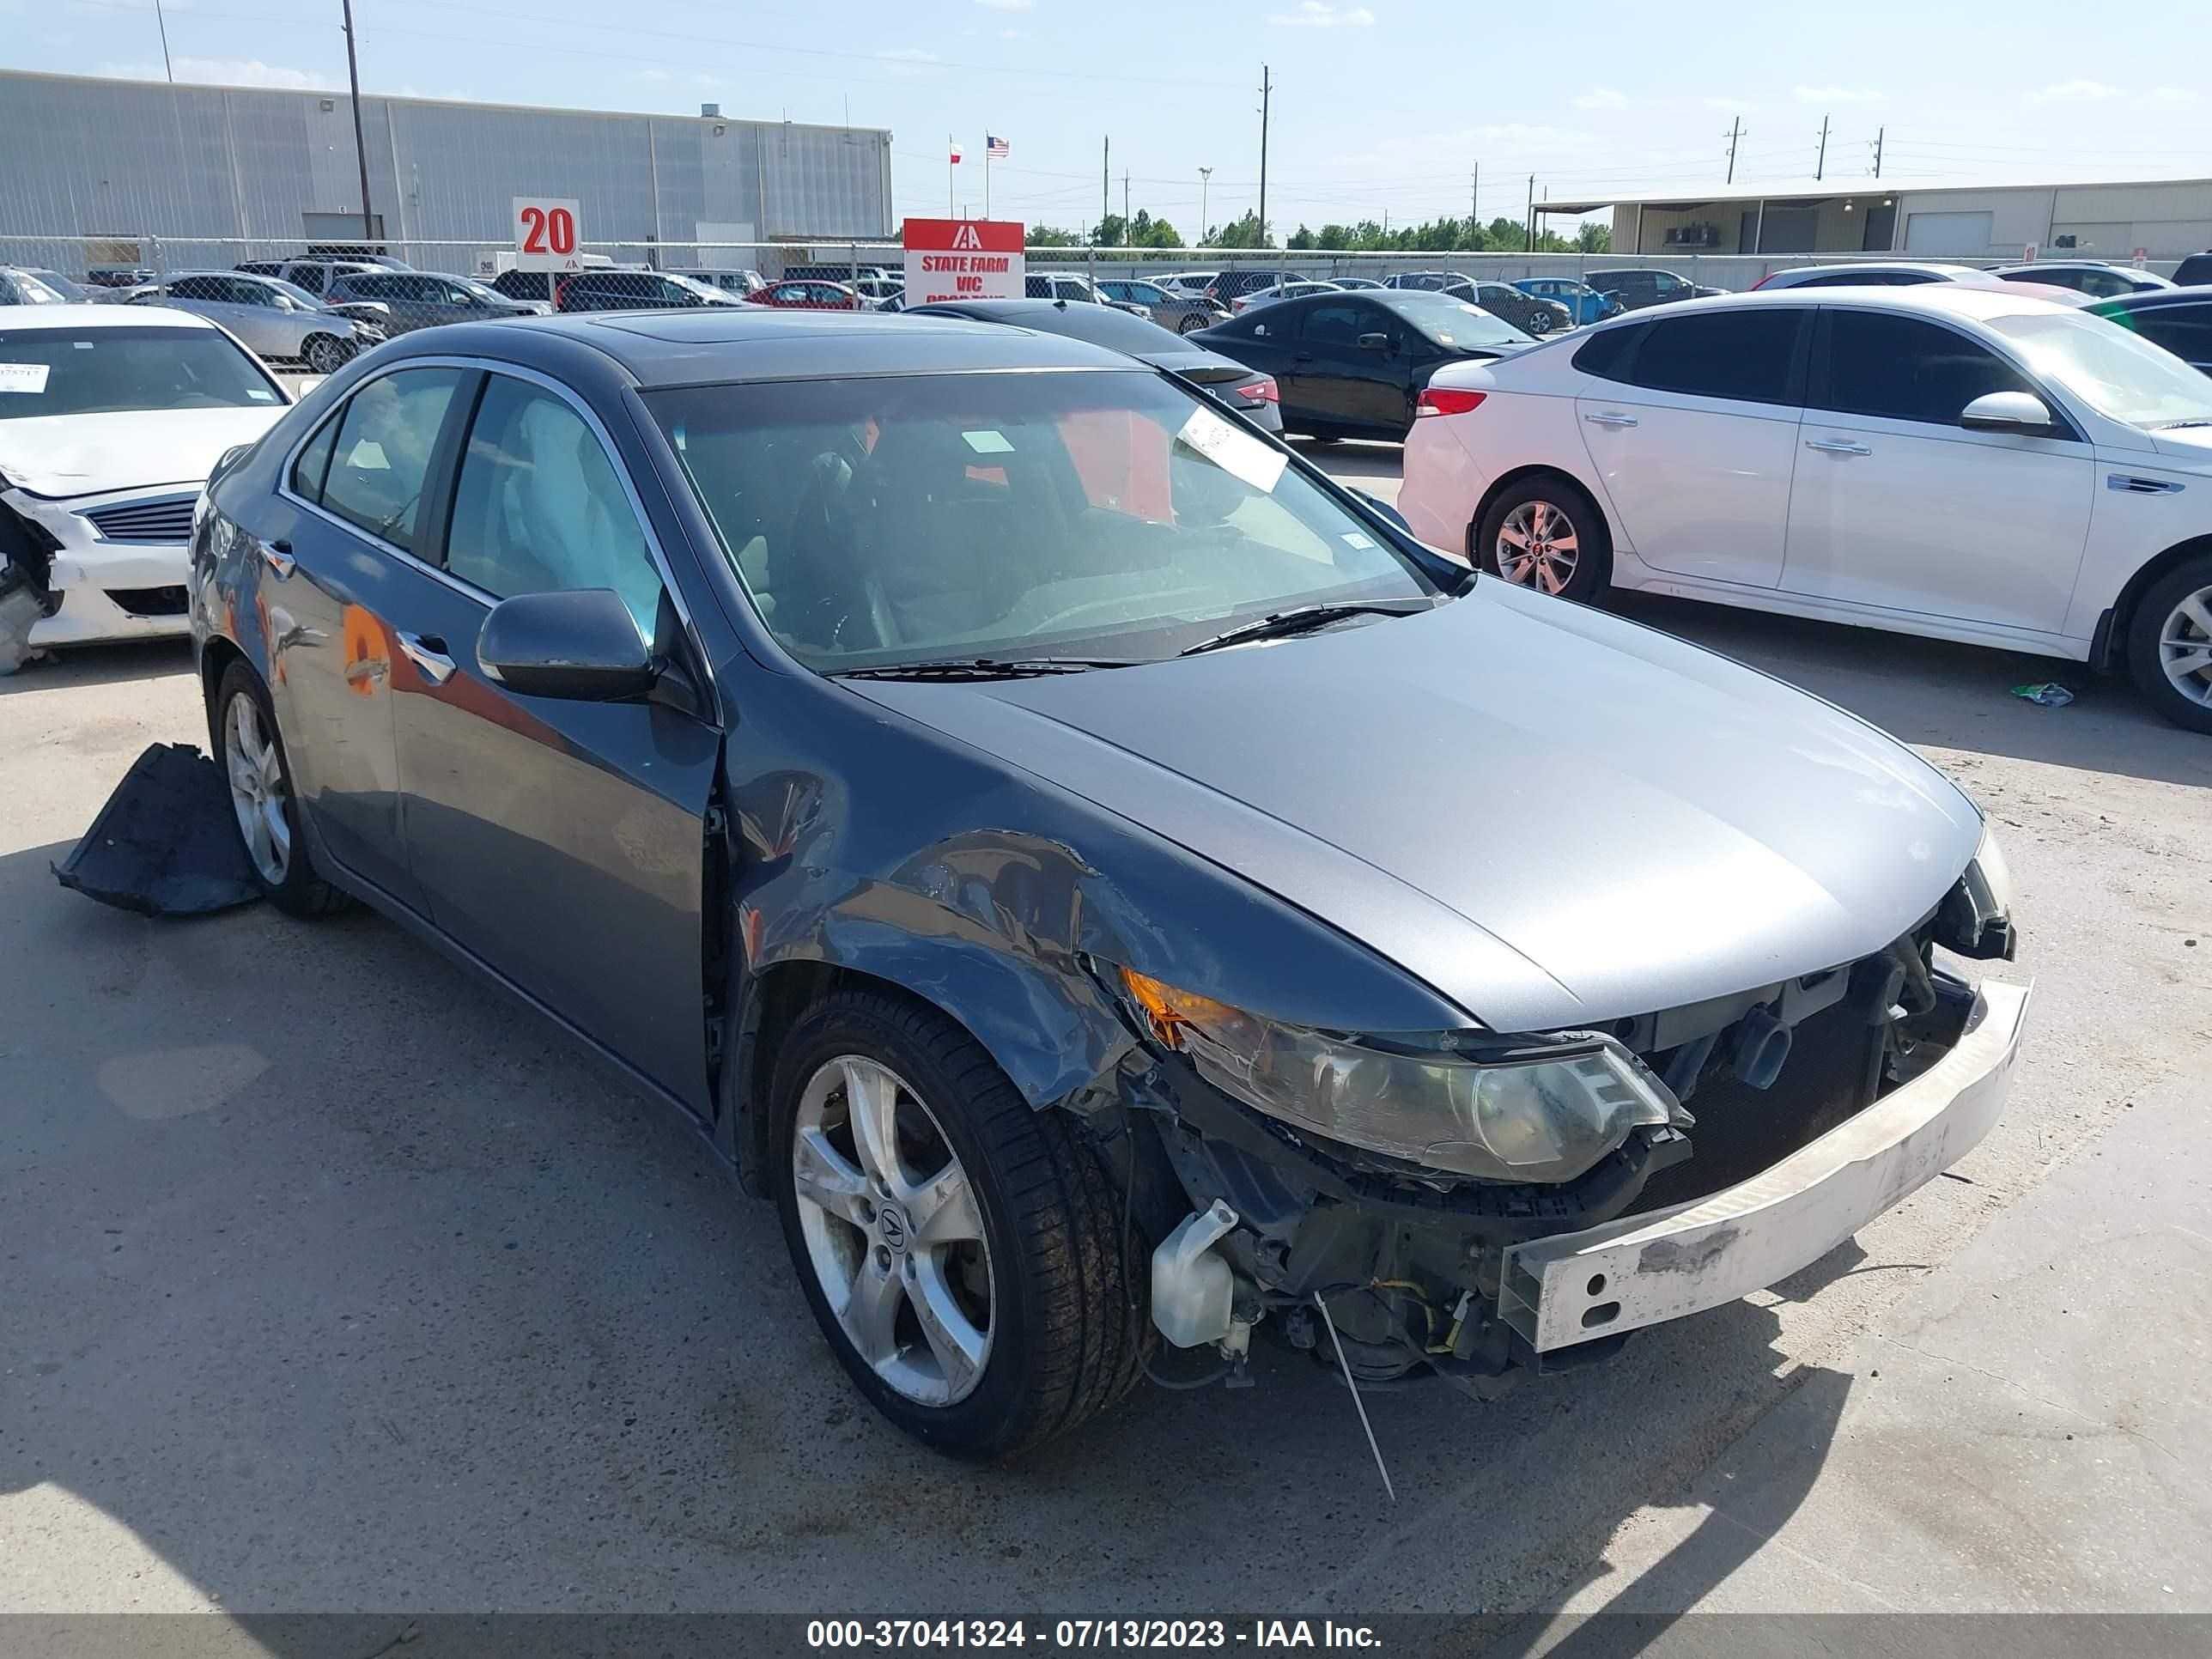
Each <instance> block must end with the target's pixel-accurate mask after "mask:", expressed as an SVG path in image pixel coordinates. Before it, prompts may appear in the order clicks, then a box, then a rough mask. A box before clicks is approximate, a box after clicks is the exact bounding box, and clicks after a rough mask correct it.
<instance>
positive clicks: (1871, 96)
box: [1790, 87, 1882, 106]
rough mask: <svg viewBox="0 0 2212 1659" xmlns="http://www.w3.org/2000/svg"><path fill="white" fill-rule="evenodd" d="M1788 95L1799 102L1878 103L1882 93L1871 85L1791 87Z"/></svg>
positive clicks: (1822, 103) (1827, 103)
mask: <svg viewBox="0 0 2212 1659" xmlns="http://www.w3.org/2000/svg"><path fill="white" fill-rule="evenodd" d="M1790 95H1791V96H1792V97H1794V98H1795V99H1796V100H1797V101H1798V102H1799V103H1801V104H1820V105H1823V106H1826V105H1830V104H1879V103H1880V102H1881V99H1882V94H1881V93H1879V92H1877V91H1876V90H1875V88H1872V87H1793V88H1790Z"/></svg>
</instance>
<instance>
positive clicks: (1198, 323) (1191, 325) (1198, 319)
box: [1176, 311, 1208, 334]
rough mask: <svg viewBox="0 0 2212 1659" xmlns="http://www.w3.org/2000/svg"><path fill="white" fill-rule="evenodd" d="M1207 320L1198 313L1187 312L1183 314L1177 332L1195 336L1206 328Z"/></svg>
mask: <svg viewBox="0 0 2212 1659" xmlns="http://www.w3.org/2000/svg"><path fill="white" fill-rule="evenodd" d="M1207 320H1208V319H1206V317H1205V316H1203V315H1201V314H1200V313H1198V312H1195V311H1186V312H1185V313H1183V317H1182V321H1181V322H1180V323H1177V324H1176V332H1177V333H1179V334H1195V333H1197V332H1198V331H1199V330H1200V329H1201V328H1204V327H1205V326H1206V322H1207Z"/></svg>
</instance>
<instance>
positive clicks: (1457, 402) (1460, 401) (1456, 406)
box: [1413, 386, 1490, 420]
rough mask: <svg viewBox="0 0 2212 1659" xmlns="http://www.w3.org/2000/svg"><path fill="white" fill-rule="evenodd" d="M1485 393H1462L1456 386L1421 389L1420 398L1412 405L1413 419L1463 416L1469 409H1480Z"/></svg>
mask: <svg viewBox="0 0 2212 1659" xmlns="http://www.w3.org/2000/svg"><path fill="white" fill-rule="evenodd" d="M1489 395H1490V394H1489V393H1488V392H1462V390H1461V389H1460V388H1459V387H1457V386H1423V387H1422V388H1421V395H1420V398H1419V401H1418V402H1416V403H1415V404H1414V405H1413V418H1414V419H1415V420H1419V419H1420V417H1421V416H1424V415H1464V414H1466V413H1467V412H1468V410H1471V409H1480V407H1481V406H1482V400H1483V399H1484V398H1487V397H1488V396H1489Z"/></svg>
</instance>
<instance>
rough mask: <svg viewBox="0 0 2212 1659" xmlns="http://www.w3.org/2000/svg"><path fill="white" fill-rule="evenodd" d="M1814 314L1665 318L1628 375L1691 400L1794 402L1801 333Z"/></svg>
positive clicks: (1775, 311)
mask: <svg viewBox="0 0 2212 1659" xmlns="http://www.w3.org/2000/svg"><path fill="white" fill-rule="evenodd" d="M1811 315H1812V313H1811V312H1810V311H1809V310H1807V309H1802V308H1799V307H1794V306H1793V307H1759V308H1757V309H1755V310H1754V309H1750V308H1747V309H1744V310H1741V311H1709V312H1705V313H1692V314H1691V315H1689V316H1686V317H1668V318H1663V319H1660V320H1658V321H1656V322H1654V323H1652V324H1651V325H1650V332H1649V333H1647V334H1646V335H1645V336H1644V340H1643V343H1642V344H1641V345H1640V346H1639V347H1638V349H1637V353H1636V358H1635V361H1634V362H1632V364H1631V365H1630V366H1629V370H1628V377H1629V379H1630V380H1632V382H1634V384H1636V385H1638V386H1645V387H1648V388H1650V390H1651V391H1654V392H1676V393H1679V394H1681V395H1683V396H1686V397H1692V398H1729V399H1730V400H1732V401H1734V402H1736V403H1747V404H1789V403H1793V402H1795V401H1796V399H1795V398H1793V396H1792V395H1791V392H1790V380H1791V372H1792V369H1793V368H1794V366H1795V364H1796V357H1797V343H1798V337H1799V336H1800V334H1801V333H1802V331H1803V329H1804V325H1805V322H1806V320H1807V319H1808V318H1809V317H1810V316H1811Z"/></svg>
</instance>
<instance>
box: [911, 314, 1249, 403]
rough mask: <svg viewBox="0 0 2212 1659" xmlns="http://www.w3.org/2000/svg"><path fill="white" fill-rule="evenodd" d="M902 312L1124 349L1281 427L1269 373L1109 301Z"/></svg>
mask: <svg viewBox="0 0 2212 1659" xmlns="http://www.w3.org/2000/svg"><path fill="white" fill-rule="evenodd" d="M903 314H904V315H906V316H908V317H964V318H966V319H969V321H970V322H977V323H1009V324H1012V325H1014V326H1015V327H1017V328H1034V329H1037V330H1039V331H1042V332H1044V333H1046V334H1059V335H1064V336H1066V337H1067V338H1068V339H1071V340H1088V341H1089V342H1090V343H1091V344H1093V345H1102V346H1105V347H1108V348H1109V349H1112V350H1115V351H1124V352H1127V354H1128V355H1129V356H1132V357H1134V358H1136V359H1137V360H1138V361H1139V362H1146V363H1150V364H1151V365H1152V367H1153V368H1164V369H1165V370H1167V372H1168V373H1169V374H1175V375H1179V376H1181V377H1182V379H1183V380H1188V381H1189V382H1190V383H1191V385H1193V386H1197V387H1199V388H1200V390H1201V391H1203V392H1206V394H1207V395H1208V396H1209V397H1212V398H1218V399H1219V400H1220V401H1221V402H1223V403H1225V404H1228V405H1229V406H1230V407H1231V409H1233V410H1236V411H1237V413H1238V414H1240V415H1242V416H1244V418H1245V419H1247V420H1249V421H1251V422H1254V423H1255V424H1256V425H1258V426H1259V427H1261V428H1262V429H1263V430H1265V431H1268V432H1280V431H1281V430H1282V429H1283V416H1282V410H1281V406H1280V404H1279V394H1278V392H1277V389H1276V386H1275V380H1274V377H1273V375H1271V374H1261V373H1260V372H1259V371H1258V370H1256V369H1253V368H1247V367H1246V366H1245V365H1244V364H1243V363H1240V362H1236V361H1234V360H1233V359H1231V358H1228V357H1225V356H1222V355H1221V354H1220V353H1219V352H1218V351H1208V350H1206V349H1205V348H1204V347H1202V346H1199V345H1194V344H1193V343H1191V341H1190V340H1189V339H1188V338H1187V337H1183V336H1182V335H1178V334H1176V333H1175V332H1173V331H1171V330H1169V329H1164V328H1162V327H1161V326H1160V325H1158V323H1155V322H1150V321H1147V320H1146V319H1144V318H1142V317H1133V316H1131V315H1130V314H1129V313H1127V312H1126V311H1122V310H1119V309H1117V308H1116V307H1112V306H1096V305H1083V304H1079V303H1078V304H1070V303H1069V302H1068V301H1066V300H939V301H935V302H933V303H932V304H929V305H926V306H914V307H909V308H908V310H907V311H906V312H905V313H903ZM1193 332H1194V333H1195V332H1197V331H1196V330H1194V331H1193Z"/></svg>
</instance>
